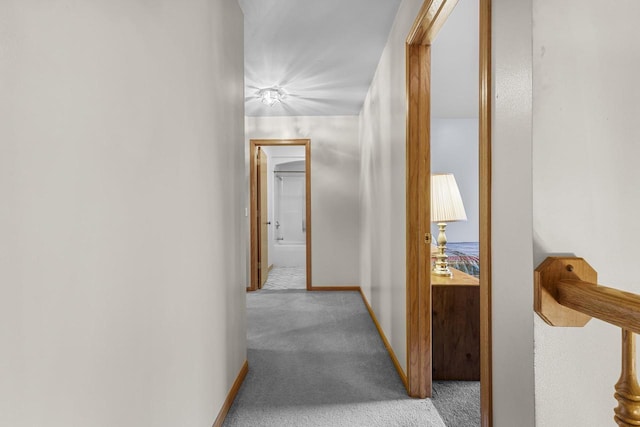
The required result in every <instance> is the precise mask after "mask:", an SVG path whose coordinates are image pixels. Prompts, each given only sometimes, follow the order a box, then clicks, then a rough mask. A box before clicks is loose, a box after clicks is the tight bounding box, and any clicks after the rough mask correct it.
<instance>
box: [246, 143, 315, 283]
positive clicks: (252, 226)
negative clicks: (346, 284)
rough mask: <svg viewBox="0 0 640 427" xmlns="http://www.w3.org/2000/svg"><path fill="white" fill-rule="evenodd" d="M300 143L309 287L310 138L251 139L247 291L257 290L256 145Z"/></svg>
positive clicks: (308, 280)
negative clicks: (249, 247) (249, 275)
mask: <svg viewBox="0 0 640 427" xmlns="http://www.w3.org/2000/svg"><path fill="white" fill-rule="evenodd" d="M292 145H301V146H304V147H305V150H304V162H305V174H304V177H305V206H306V207H305V209H306V212H305V216H306V226H307V232H306V234H307V240H306V272H305V274H306V279H307V290H308V291H310V290H312V287H311V140H310V139H251V140H249V205H250V208H249V218H250V219H249V230H250V236H251V243H250V245H251V261H250V266H251V268H250V270H251V280H250V282H249V287H248V288H247V291H256V290H258V288H259V287H258V280H259V274H258V233H259V232H260V230H259V227H258V222H257V218H258V189H257V182H258V176H257V164H256V154H257V151H258V147H266V146H292Z"/></svg>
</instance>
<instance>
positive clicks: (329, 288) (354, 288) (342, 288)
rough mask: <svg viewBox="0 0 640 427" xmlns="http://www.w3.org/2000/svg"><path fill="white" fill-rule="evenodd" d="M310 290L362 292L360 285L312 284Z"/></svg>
mask: <svg viewBox="0 0 640 427" xmlns="http://www.w3.org/2000/svg"><path fill="white" fill-rule="evenodd" d="M309 290H310V291H355V292H360V286H312V287H311V289H309Z"/></svg>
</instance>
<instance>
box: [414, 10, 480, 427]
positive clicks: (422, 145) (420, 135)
mask: <svg viewBox="0 0 640 427" xmlns="http://www.w3.org/2000/svg"><path fill="white" fill-rule="evenodd" d="M456 4H457V0H425V1H424V3H423V5H422V8H421V9H420V12H419V13H418V16H417V17H416V20H415V21H414V24H413V26H412V28H411V31H410V32H409V34H408V36H407V54H406V56H407V105H408V111H407V371H408V372H407V377H408V383H409V394H410V395H411V396H415V397H425V396H428V395H430V394H431V341H430V339H431V320H430V314H431V300H430V292H429V290H430V274H429V271H428V269H427V270H426V272H425V269H424V265H425V264H427V265H428V261H425V260H428V259H429V255H428V253H426V256H421V253H422V252H423V250H422V248H421V245H420V244H419V243H418V242H419V241H420V242H421V241H422V237H423V233H425V232H430V224H429V225H427V224H428V221H429V218H428V213H429V212H428V211H429V205H428V201H429V196H428V191H429V188H428V187H429V181H430V179H429V178H430V177H429V173H430V171H429V164H428V162H429V152H428V150H429V143H430V141H429V138H430V134H429V133H430V123H429V115H430V113H429V110H430V106H429V101H430V99H429V98H430V94H429V92H430V87H429V84H430V83H429V68H430V50H429V46H428V45H430V44H431V43H432V42H433V41H434V40H435V38H436V35H437V33H438V31H439V30H440V28H441V27H442V25H443V24H444V22H445V21H446V19H447V17H448V16H449V14H450V13H451V11H452V10H453V8H454V7H455V5H456ZM479 14H480V15H479V21H480V22H479V26H480V27H479V38H480V40H479V66H478V67H479V71H478V78H479V83H480V90H479V120H478V122H479V123H478V126H479V156H480V159H479V163H480V165H479V169H480V183H479V186H480V229H479V236H480V271H481V274H480V378H481V382H480V411H481V425H482V427H490V426H491V425H492V424H493V397H492V396H493V386H492V381H493V371H492V363H493V362H492V336H491V316H492V314H491V185H492V184H491V108H492V103H491V98H492V96H493V95H492V83H491V79H492V77H491V0H479ZM425 161H426V162H427V163H426V164H425ZM421 198H423V199H421ZM425 199H426V200H425ZM425 213H426V216H427V218H426V220H425V218H424V216H425Z"/></svg>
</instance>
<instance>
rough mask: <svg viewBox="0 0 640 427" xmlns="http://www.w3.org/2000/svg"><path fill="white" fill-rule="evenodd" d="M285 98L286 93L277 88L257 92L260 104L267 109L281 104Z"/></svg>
mask: <svg viewBox="0 0 640 427" xmlns="http://www.w3.org/2000/svg"><path fill="white" fill-rule="evenodd" d="M286 96H287V94H286V92H285V91H284V90H283V89H282V88H281V87H277V86H273V87H267V88H264V89H260V90H259V91H258V97H260V99H261V100H262V103H263V104H265V105H268V106H269V107H272V106H273V105H275V104H277V103H278V102H281V101H282V100H283V99H284V98H285V97H286Z"/></svg>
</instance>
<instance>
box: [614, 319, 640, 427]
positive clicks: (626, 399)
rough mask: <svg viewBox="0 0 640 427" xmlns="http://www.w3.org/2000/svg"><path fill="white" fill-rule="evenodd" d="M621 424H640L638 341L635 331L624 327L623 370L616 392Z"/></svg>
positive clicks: (617, 409)
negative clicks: (637, 366) (637, 363)
mask: <svg viewBox="0 0 640 427" xmlns="http://www.w3.org/2000/svg"><path fill="white" fill-rule="evenodd" d="M614 396H615V398H616V400H617V401H618V407H617V408H616V409H615V410H614V412H615V414H616V415H615V416H614V419H615V421H616V423H618V425H619V426H640V385H639V384H638V378H637V376H636V342H635V335H634V334H633V332H631V331H628V330H626V329H622V372H621V373H620V379H619V380H618V382H617V383H616V392H615V394H614Z"/></svg>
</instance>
